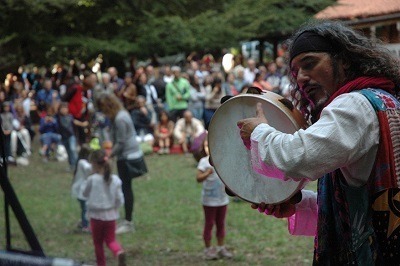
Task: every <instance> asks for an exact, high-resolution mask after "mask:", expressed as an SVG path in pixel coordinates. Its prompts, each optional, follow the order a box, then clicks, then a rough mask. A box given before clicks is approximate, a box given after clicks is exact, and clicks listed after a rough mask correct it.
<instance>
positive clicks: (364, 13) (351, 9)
mask: <svg viewBox="0 0 400 266" xmlns="http://www.w3.org/2000/svg"><path fill="white" fill-rule="evenodd" d="M393 13H400V0H338V1H337V2H336V3H335V4H333V5H332V6H329V7H327V8H325V9H324V10H322V11H320V12H318V13H317V14H316V15H315V18H317V19H341V20H351V19H356V18H367V17H374V16H382V15H388V14H393Z"/></svg>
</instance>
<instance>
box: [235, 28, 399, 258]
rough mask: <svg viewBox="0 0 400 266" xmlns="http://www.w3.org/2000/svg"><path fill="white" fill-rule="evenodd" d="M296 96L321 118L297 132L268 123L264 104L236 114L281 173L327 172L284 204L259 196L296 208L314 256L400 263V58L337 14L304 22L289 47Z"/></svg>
mask: <svg viewBox="0 0 400 266" xmlns="http://www.w3.org/2000/svg"><path fill="white" fill-rule="evenodd" d="M289 58H290V70H291V78H292V82H293V85H294V90H293V96H294V97H295V99H297V107H298V108H299V109H300V110H301V111H302V113H303V114H304V115H305V117H306V118H308V119H310V121H311V122H312V123H313V124H312V125H311V126H310V127H308V128H307V129H300V130H298V131H296V132H294V133H292V134H287V133H282V132H280V131H279V130H277V129H275V128H274V127H272V126H270V125H268V122H269V121H267V119H266V118H265V114H264V111H263V109H262V108H261V104H257V107H254V112H255V114H256V116H255V117H253V118H246V119H242V120H240V121H238V122H237V125H238V127H239V128H240V137H241V138H242V140H243V142H245V143H249V144H250V150H251V153H252V156H253V155H254V156H256V157H258V158H259V159H260V161H261V162H262V163H263V167H265V168H274V169H278V170H279V171H280V172H281V174H280V178H282V179H284V180H286V179H288V180H290V179H293V178H295V179H307V180H318V193H313V192H311V191H305V190H302V191H301V193H300V192H299V193H296V194H295V195H294V196H292V197H291V198H290V199H288V200H286V201H285V202H282V203H279V204H265V203H259V204H253V205H252V207H253V208H257V209H258V210H259V211H260V212H265V213H266V214H269V215H274V216H276V217H288V221H289V231H290V233H292V234H302V235H315V240H316V241H315V243H316V244H315V252H314V263H315V264H321V265H350V264H351V265H397V264H398V263H399V261H400V249H399V247H400V227H399V225H400V218H399V217H400V204H399V203H400V199H399V195H400V193H399V191H400V189H399V187H400V180H399V179H400V159H399V158H400V130H399V129H400V103H399V101H398V100H397V99H396V96H398V95H399V94H398V88H399V84H400V78H399V75H400V67H399V62H398V61H397V59H395V58H394V57H392V55H391V54H390V53H389V52H388V51H387V50H385V49H383V48H382V47H380V46H379V45H377V44H376V43H373V42H371V41H370V40H369V39H368V38H366V37H365V36H363V35H361V34H359V33H357V32H355V31H354V30H352V29H350V28H348V27H346V26H343V25H342V24H340V23H337V22H328V21H326V22H314V24H311V23H310V24H308V25H305V26H303V27H302V28H301V29H300V30H298V31H297V32H296V33H295V34H294V36H293V38H292V39H291V44H290V48H289Z"/></svg>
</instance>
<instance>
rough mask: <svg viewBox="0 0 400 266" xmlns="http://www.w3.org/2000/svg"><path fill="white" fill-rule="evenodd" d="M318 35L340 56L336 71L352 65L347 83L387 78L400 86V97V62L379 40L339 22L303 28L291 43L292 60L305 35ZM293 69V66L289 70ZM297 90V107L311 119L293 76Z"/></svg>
mask: <svg viewBox="0 0 400 266" xmlns="http://www.w3.org/2000/svg"><path fill="white" fill-rule="evenodd" d="M305 31H310V32H315V33H317V34H318V35H321V36H323V37H324V38H326V39H328V40H330V41H331V42H332V43H333V45H334V47H335V48H336V49H335V50H337V51H338V52H337V53H336V54H333V55H332V59H333V64H334V66H333V69H335V68H336V67H337V66H335V64H337V62H339V60H342V62H344V63H346V64H348V65H349V68H348V69H346V72H345V75H346V80H347V81H351V80H353V79H355V78H357V77H361V76H369V77H385V78H387V79H389V80H391V81H393V83H394V84H395V85H396V88H395V94H396V96H397V97H399V86H400V60H399V59H397V58H396V57H395V56H394V55H392V54H391V53H390V51H389V50H388V49H386V48H384V47H383V46H382V45H381V42H380V41H379V40H371V39H369V38H367V37H366V36H365V35H363V34H362V33H360V32H357V31H355V30H354V29H352V28H350V27H348V26H345V25H344V24H343V23H341V22H337V21H322V22H321V21H312V22H309V23H307V24H306V25H304V26H302V27H301V28H300V29H299V30H298V31H297V32H296V33H295V34H294V35H293V36H292V38H290V40H289V57H290V54H291V52H292V49H293V46H292V44H293V41H294V40H295V39H296V38H297V37H298V36H299V35H300V34H302V33H303V32H305ZM289 67H290V66H289ZM289 76H290V79H291V82H292V84H293V87H294V89H293V90H292V97H293V99H295V105H296V106H297V107H298V108H299V109H300V110H301V111H302V112H303V113H304V115H305V116H306V117H308V116H309V115H310V112H309V110H308V108H307V106H308V104H309V102H308V101H307V100H306V99H305V98H304V97H301V94H300V91H299V87H298V86H297V84H296V81H295V80H294V78H293V77H292V76H291V75H290V73H289Z"/></svg>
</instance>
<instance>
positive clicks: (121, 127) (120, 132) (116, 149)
mask: <svg viewBox="0 0 400 266" xmlns="http://www.w3.org/2000/svg"><path fill="white" fill-rule="evenodd" d="M114 130H115V131H116V133H115V143H114V145H113V148H112V153H111V154H112V156H115V155H117V156H118V155H121V154H122V151H123V149H124V143H125V141H126V139H127V138H128V137H127V136H126V132H127V130H126V124H125V122H124V121H123V119H115V128H114Z"/></svg>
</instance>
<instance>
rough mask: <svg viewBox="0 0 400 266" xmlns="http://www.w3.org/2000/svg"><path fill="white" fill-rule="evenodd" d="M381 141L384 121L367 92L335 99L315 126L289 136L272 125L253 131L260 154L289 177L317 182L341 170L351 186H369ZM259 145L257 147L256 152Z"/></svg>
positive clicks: (260, 126) (262, 158)
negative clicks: (364, 94) (380, 123)
mask: <svg viewBox="0 0 400 266" xmlns="http://www.w3.org/2000/svg"><path fill="white" fill-rule="evenodd" d="M378 144H379V121H378V117H377V115H376V112H375V110H374V108H373V107H372V105H371V104H370V102H369V101H368V100H367V98H366V97H365V96H363V95H362V94H360V93H357V92H351V93H345V94H342V95H340V96H338V97H337V98H335V99H334V100H333V101H332V102H331V103H330V104H329V105H328V106H326V107H325V108H324V109H323V110H322V112H321V116H320V119H319V120H318V121H317V122H316V123H315V124H313V125H312V126H310V127H309V128H307V129H305V130H303V129H301V130H299V131H297V132H295V133H294V134H285V133H282V132H280V131H277V130H276V129H275V128H273V127H272V126H269V125H267V124H260V125H258V126H257V127H256V128H255V130H254V131H253V132H252V134H251V145H252V151H253V145H257V147H256V149H258V152H259V154H258V156H259V157H260V159H261V160H262V161H263V162H264V163H265V164H266V166H267V167H271V168H273V169H274V171H280V173H281V174H282V175H283V176H284V178H293V179H299V178H307V179H310V180H316V179H318V178H320V177H322V176H323V175H324V174H326V173H329V172H332V171H334V170H336V169H338V168H340V169H341V170H342V173H343V175H344V178H345V179H346V181H347V183H348V184H349V185H350V186H356V187H358V186H362V185H364V184H365V183H366V182H367V180H368V178H369V176H370V173H371V170H372V167H373V165H374V162H375V157H376V154H377V150H378ZM256 149H254V150H256Z"/></svg>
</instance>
